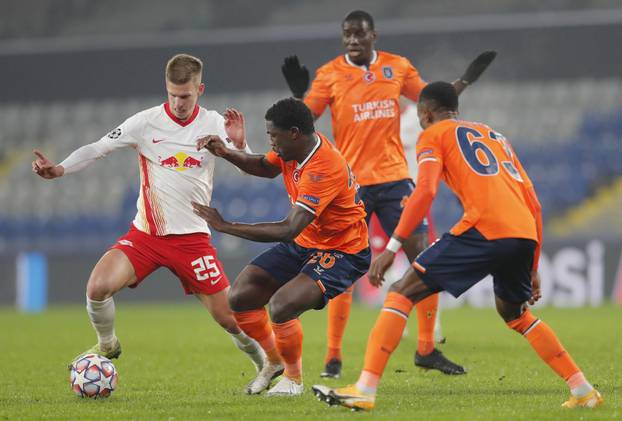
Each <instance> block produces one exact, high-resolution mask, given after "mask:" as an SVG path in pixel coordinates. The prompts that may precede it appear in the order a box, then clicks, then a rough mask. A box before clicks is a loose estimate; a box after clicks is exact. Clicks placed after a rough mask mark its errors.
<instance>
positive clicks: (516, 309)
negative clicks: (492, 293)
mask: <svg viewBox="0 0 622 421" xmlns="http://www.w3.org/2000/svg"><path fill="white" fill-rule="evenodd" d="M495 306H496V307H497V313H499V316H501V318H502V319H503V321H504V322H506V323H509V322H511V321H512V320H516V319H518V318H519V317H520V316H521V314H523V311H525V309H526V306H525V305H524V304H515V303H509V302H507V301H503V300H502V299H500V298H499V297H495Z"/></svg>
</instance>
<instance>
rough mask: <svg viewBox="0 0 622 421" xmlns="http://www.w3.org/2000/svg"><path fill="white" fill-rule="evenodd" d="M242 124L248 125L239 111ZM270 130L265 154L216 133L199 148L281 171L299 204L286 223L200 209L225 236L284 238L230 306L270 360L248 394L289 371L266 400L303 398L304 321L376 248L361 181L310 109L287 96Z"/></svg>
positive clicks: (250, 272) (255, 169)
mask: <svg viewBox="0 0 622 421" xmlns="http://www.w3.org/2000/svg"><path fill="white" fill-rule="evenodd" d="M237 121H238V124H239V125H243V116H242V115H241V114H239V113H238V118H237ZM266 127H267V131H268V135H269V137H270V145H271V146H272V151H271V152H269V153H267V154H266V155H250V154H247V153H244V152H239V153H238V152H237V151H233V152H230V149H228V148H226V147H225V145H224V143H223V141H222V140H221V139H220V138H219V137H218V136H208V137H207V138H205V139H203V140H201V141H200V143H199V147H203V146H205V147H207V148H208V149H209V150H210V151H211V152H212V153H213V154H214V155H216V156H220V157H223V158H225V159H226V160H228V161H230V162H231V163H233V164H234V165H236V166H237V167H239V168H240V169H242V170H243V171H245V172H247V173H248V174H252V175H256V176H259V177H269V178H274V177H276V176H277V175H279V174H283V181H284V182H285V187H286V189H287V193H288V194H289V198H290V201H291V204H292V209H291V211H290V212H289V215H288V216H287V217H286V218H285V219H283V220H282V221H279V222H268V223H260V224H241V223H231V222H226V221H224V220H223V219H222V217H221V216H220V215H219V214H218V212H217V211H216V210H215V209H212V208H209V207H207V206H202V205H199V204H196V203H195V204H194V206H195V211H196V212H197V214H198V215H200V216H201V217H203V218H205V220H206V221H207V222H208V223H209V224H210V226H211V227H212V228H213V229H215V230H217V231H221V232H224V233H227V234H231V235H235V236H238V237H242V238H246V239H249V240H253V241H261V242H279V244H277V245H276V246H274V247H272V248H270V249H268V250H267V251H265V252H264V253H263V254H261V255H259V256H258V257H257V258H255V259H254V260H253V261H252V262H251V263H250V264H249V265H248V266H246V268H244V270H242V272H241V273H240V274H239V275H238V277H237V279H236V281H235V283H234V285H233V289H232V290H231V293H230V295H229V303H230V305H231V308H232V309H233V311H234V315H235V318H236V320H237V322H238V324H239V326H240V328H241V329H242V330H243V331H244V332H245V333H246V334H247V335H248V336H250V337H251V338H253V339H255V340H256V341H257V342H258V343H259V344H260V345H261V346H262V348H263V349H264V351H265V352H266V355H267V356H268V360H269V362H268V363H267V364H265V365H264V368H263V369H262V370H261V371H260V372H259V374H258V375H257V377H256V378H255V379H254V380H253V381H251V383H249V385H248V386H247V392H248V393H249V394H257V393H261V392H262V391H263V390H264V389H266V388H267V387H268V385H269V384H270V380H271V379H272V378H273V377H274V376H275V375H278V373H279V372H280V371H282V370H283V369H285V372H284V375H283V377H282V379H281V380H280V381H279V382H278V383H277V384H276V385H275V386H274V387H272V388H271V389H270V390H269V391H268V396H275V395H281V396H296V395H300V394H302V392H303V385H302V336H303V333H302V326H301V324H300V321H299V320H298V316H300V314H302V313H304V312H305V311H307V310H312V309H316V310H317V309H321V308H323V307H324V306H325V305H326V303H327V302H328V300H329V299H331V298H334V297H336V296H337V295H339V294H341V293H342V292H343V291H345V290H346V289H348V288H349V287H350V286H351V285H352V284H353V283H354V282H355V281H356V280H357V279H359V278H360V277H361V276H363V275H364V274H365V273H366V272H367V269H368V268H369V262H370V261H371V251H370V249H369V245H368V239H367V224H366V223H365V208H364V206H363V203H362V202H361V200H360V199H359V197H358V185H357V184H356V182H355V180H354V177H353V176H352V173H351V171H350V168H349V167H348V164H347V162H346V160H345V159H344V158H343V156H341V154H340V153H339V151H338V150H337V149H335V147H334V146H333V145H332V144H331V143H330V142H329V141H328V140H327V139H326V138H325V137H324V136H322V135H320V134H319V133H316V132H315V129H314V127H313V116H312V115H311V112H310V111H309V109H308V108H307V107H306V106H305V105H304V104H303V103H302V102H300V101H298V100H295V99H293V98H288V99H284V100H281V101H279V102H277V103H276V104H274V105H273V106H272V107H271V108H270V109H268V111H267V112H266ZM266 304H269V307H270V318H269V317H268V313H267V312H266V309H265V306H266ZM270 319H271V321H272V323H270Z"/></svg>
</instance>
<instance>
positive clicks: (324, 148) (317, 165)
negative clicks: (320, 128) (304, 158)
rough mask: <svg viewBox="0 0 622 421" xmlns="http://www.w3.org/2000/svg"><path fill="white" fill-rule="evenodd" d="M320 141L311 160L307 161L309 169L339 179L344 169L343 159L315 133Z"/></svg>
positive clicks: (327, 141)
mask: <svg viewBox="0 0 622 421" xmlns="http://www.w3.org/2000/svg"><path fill="white" fill-rule="evenodd" d="M316 134H317V135H318V137H319V139H320V146H319V148H318V150H317V151H316V152H315V154H314V157H313V159H311V160H310V161H309V165H308V166H309V168H312V169H314V170H316V171H319V172H321V173H323V174H325V175H326V176H331V177H339V176H340V174H341V173H342V172H343V171H344V170H345V169H346V165H345V158H344V157H343V155H341V153H340V152H339V150H338V149H337V148H336V147H335V146H334V145H333V144H332V143H331V142H330V140H328V138H327V137H326V136H324V135H323V134H321V133H319V132H316Z"/></svg>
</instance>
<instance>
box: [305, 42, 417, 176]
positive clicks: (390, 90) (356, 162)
mask: <svg viewBox="0 0 622 421" xmlns="http://www.w3.org/2000/svg"><path fill="white" fill-rule="evenodd" d="M376 54H377V55H376V57H375V60H372V63H371V65H370V67H369V70H367V69H365V67H363V66H357V65H355V64H353V63H351V62H350V61H349V60H348V59H347V57H346V56H345V55H342V56H339V57H337V58H336V59H334V60H332V61H330V62H328V63H327V64H325V65H324V66H322V67H320V68H319V69H318V71H317V74H316V77H315V80H314V81H313V84H312V85H311V89H310V90H309V93H308V94H307V96H306V97H305V100H304V101H305V104H307V106H308V107H309V108H310V109H311V111H312V112H313V114H315V115H316V116H320V115H321V114H322V113H323V112H324V110H325V109H326V106H329V107H330V112H331V117H332V125H333V136H334V138H335V144H336V145H337V148H338V149H339V151H341V153H342V154H343V156H344V157H345V158H346V160H347V161H348V163H349V164H350V167H351V168H352V171H353V172H354V174H355V175H356V179H357V181H358V182H359V184H360V185H362V186H367V185H371V184H380V183H388V182H391V181H397V180H403V179H405V178H410V175H409V172H408V164H407V161H406V156H405V154H404V148H403V146H402V141H401V139H400V95H404V96H405V97H407V98H410V99H412V100H413V101H417V99H418V98H419V93H420V92H421V90H422V89H423V88H424V87H425V86H426V82H424V81H423V80H422V79H421V77H420V76H419V72H417V69H415V68H414V66H413V65H412V64H411V63H410V61H408V59H406V58H404V57H401V56H398V55H395V54H390V53H386V52H384V51H378V52H377V53H376Z"/></svg>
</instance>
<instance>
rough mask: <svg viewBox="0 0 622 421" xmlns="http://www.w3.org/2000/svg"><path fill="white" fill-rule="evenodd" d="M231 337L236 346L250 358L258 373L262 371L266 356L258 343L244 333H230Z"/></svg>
mask: <svg viewBox="0 0 622 421" xmlns="http://www.w3.org/2000/svg"><path fill="white" fill-rule="evenodd" d="M229 335H231V339H232V340H233V343H234V344H235V346H237V347H238V349H239V350H240V351H242V352H244V353H245V354H246V355H248V358H250V359H251V361H252V362H253V364H255V368H257V371H259V370H261V368H262V367H263V364H264V360H265V358H266V355H265V352H264V351H263V349H261V347H260V346H259V345H258V344H257V342H255V341H254V340H252V339H251V338H250V337H248V336H247V335H246V333H244V332H242V331H240V333H229Z"/></svg>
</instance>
